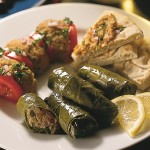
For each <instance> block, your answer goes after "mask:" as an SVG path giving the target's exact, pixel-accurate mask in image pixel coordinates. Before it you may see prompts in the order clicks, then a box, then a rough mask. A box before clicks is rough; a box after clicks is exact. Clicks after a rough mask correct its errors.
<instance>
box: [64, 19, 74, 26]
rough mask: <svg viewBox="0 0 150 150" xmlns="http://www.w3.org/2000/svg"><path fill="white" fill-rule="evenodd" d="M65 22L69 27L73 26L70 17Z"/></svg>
mask: <svg viewBox="0 0 150 150" xmlns="http://www.w3.org/2000/svg"><path fill="white" fill-rule="evenodd" d="M64 21H65V22H66V23H67V24H69V25H71V24H73V21H71V20H70V18H68V17H65V19H64Z"/></svg>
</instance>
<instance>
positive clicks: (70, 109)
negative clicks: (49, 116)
mask: <svg viewBox="0 0 150 150" xmlns="http://www.w3.org/2000/svg"><path fill="white" fill-rule="evenodd" d="M44 101H45V102H46V103H47V104H48V105H49V107H50V110H51V111H52V112H53V113H54V114H56V116H57V119H58V120H59V123H60V125H61V127H62V129H63V130H64V131H65V132H66V133H67V134H68V135H70V136H71V137H73V138H81V137H85V136H88V135H90V134H92V133H94V132H95V131H96V130H97V129H98V124H97V122H96V120H95V119H94V118H93V117H92V116H91V115H90V114H89V113H88V112H86V111H84V110H83V109H81V108H80V107H78V106H76V105H75V104H74V103H72V102H71V101H68V100H67V99H66V98H64V97H62V96H61V95H60V94H58V93H56V92H53V93H52V94H51V95H50V96H49V97H47V98H45V100H44Z"/></svg>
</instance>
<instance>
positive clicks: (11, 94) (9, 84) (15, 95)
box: [0, 75, 23, 103]
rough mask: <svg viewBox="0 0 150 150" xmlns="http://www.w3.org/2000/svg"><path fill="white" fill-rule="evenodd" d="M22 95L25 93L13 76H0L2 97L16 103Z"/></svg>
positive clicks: (0, 93)
mask: <svg viewBox="0 0 150 150" xmlns="http://www.w3.org/2000/svg"><path fill="white" fill-rule="evenodd" d="M22 94H23V91H22V89H21V87H20V85H19V84H18V83H17V82H16V81H15V80H14V79H13V77H12V76H2V75H0V97H3V98H6V99H8V100H10V101H12V102H15V103H16V102H17V101H18V99H19V98H20V96H22Z"/></svg>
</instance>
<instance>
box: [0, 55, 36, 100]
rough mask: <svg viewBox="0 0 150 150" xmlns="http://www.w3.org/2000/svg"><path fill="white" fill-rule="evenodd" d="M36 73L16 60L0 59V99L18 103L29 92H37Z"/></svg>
mask: <svg viewBox="0 0 150 150" xmlns="http://www.w3.org/2000/svg"><path fill="white" fill-rule="evenodd" d="M36 83H37V82H36V79H35V78H34V73H33V72H32V71H31V70H30V69H29V68H28V67H27V66H25V64H24V63H20V62H18V61H16V60H13V59H10V58H8V57H2V58H0V91H1V92H0V97H2V98H5V99H8V100H11V101H13V102H17V101H18V99H19V97H20V96H21V95H22V94H24V93H27V92H35V91H36Z"/></svg>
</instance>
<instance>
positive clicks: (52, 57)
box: [47, 46, 55, 62]
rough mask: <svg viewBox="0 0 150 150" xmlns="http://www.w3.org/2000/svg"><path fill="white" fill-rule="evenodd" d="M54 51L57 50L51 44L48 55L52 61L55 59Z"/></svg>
mask: <svg viewBox="0 0 150 150" xmlns="http://www.w3.org/2000/svg"><path fill="white" fill-rule="evenodd" d="M54 52H55V48H54V47H52V46H49V47H48V49H47V55H48V57H49V61H50V62H53V61H54V60H55V58H54V57H55V56H54Z"/></svg>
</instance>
